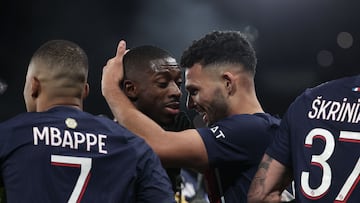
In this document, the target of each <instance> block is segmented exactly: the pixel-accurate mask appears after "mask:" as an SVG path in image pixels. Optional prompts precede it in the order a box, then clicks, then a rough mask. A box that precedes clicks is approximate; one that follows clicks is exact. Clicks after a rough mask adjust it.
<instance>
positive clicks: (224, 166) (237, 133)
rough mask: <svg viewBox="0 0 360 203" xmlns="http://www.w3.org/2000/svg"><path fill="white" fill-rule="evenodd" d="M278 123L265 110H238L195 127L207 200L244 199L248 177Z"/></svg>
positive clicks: (250, 175) (241, 200)
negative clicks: (205, 163) (204, 156)
mask: <svg viewBox="0 0 360 203" xmlns="http://www.w3.org/2000/svg"><path fill="white" fill-rule="evenodd" d="M279 124H280V120H279V119H278V118H275V117H273V116H271V115H269V114H266V113H257V114H253V115H249V114H239V115H233V116H230V117H227V118H225V119H222V120H221V121H219V122H216V123H214V124H213V125H212V126H210V127H209V128H199V129H198V132H199V133H200V135H201V137H202V139H203V141H204V143H205V146H206V150H207V153H208V159H209V165H210V169H209V170H208V171H207V172H206V173H205V178H206V182H207V187H208V195H209V199H210V202H214V203H215V202H219V200H220V198H224V200H225V202H230V203H231V202H247V192H248V190H249V186H250V183H251V180H252V178H253V176H254V175H255V173H256V171H257V168H258V164H259V163H260V160H261V158H262V156H263V154H264V152H265V149H266V148H267V147H268V145H269V143H270V141H271V140H272V138H273V135H274V133H275V130H276V129H277V128H278V126H279ZM219 186H220V187H219Z"/></svg>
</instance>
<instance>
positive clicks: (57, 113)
mask: <svg viewBox="0 0 360 203" xmlns="http://www.w3.org/2000/svg"><path fill="white" fill-rule="evenodd" d="M0 159H1V173H2V178H3V182H4V186H5V188H6V195H7V200H8V202H23V201H27V202H80V200H81V201H82V202H173V201H172V200H173V194H172V191H171V187H170V183H169V180H168V179H167V176H166V174H165V171H164V170H163V168H162V167H161V164H160V161H159V159H158V157H157V156H156V155H155V154H154V152H153V151H152V150H151V149H150V147H149V146H148V145H147V144H146V143H145V142H144V140H143V139H141V138H139V137H137V136H135V135H133V134H132V133H130V132H129V131H128V130H126V129H125V128H123V127H121V126H120V125H118V124H116V123H115V122H113V121H111V120H110V119H107V118H103V117H100V116H93V115H90V114H88V113H85V112H82V111H79V110H76V109H74V108H70V107H55V108H52V109H50V110H49V111H47V112H41V113H25V114H21V115H19V116H17V117H15V118H13V119H10V120H9V121H7V122H4V123H2V124H0Z"/></svg>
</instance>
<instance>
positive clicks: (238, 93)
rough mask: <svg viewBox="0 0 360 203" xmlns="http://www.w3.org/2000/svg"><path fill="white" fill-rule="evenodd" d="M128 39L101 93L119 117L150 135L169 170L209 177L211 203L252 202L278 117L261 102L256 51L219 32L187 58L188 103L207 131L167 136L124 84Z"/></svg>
mask: <svg viewBox="0 0 360 203" xmlns="http://www.w3.org/2000/svg"><path fill="white" fill-rule="evenodd" d="M125 50H126V44H125V41H120V43H119V45H118V49H117V54H116V56H115V57H114V58H112V59H110V60H109V61H108V63H107V65H106V66H105V67H104V70H103V78H102V92H103V95H104V97H105V99H106V101H107V102H108V104H109V106H110V108H111V110H112V112H113V114H114V115H115V117H116V119H117V120H118V121H119V122H120V123H121V124H123V125H125V126H126V127H127V128H129V129H130V130H131V131H133V132H135V133H136V134H138V135H140V136H141V137H143V138H145V140H146V141H147V142H148V143H149V144H150V146H151V147H152V148H153V149H154V150H155V152H156V153H157V154H158V155H159V156H160V159H161V160H162V163H163V164H164V165H165V166H173V167H184V168H194V169H196V170H197V171H199V172H202V173H204V174H205V176H206V180H207V183H208V184H207V185H208V193H209V199H210V202H212V203H215V202H220V201H221V202H227V203H232V202H246V198H247V196H246V195H247V192H248V188H249V186H250V182H251V179H252V177H253V175H254V174H255V172H256V169H257V166H258V164H259V162H260V160H261V157H262V155H263V153H264V152H265V149H266V147H267V146H268V144H269V142H270V139H271V137H272V135H273V134H274V132H275V130H276V129H277V127H278V125H279V123H280V120H279V119H277V118H275V117H273V116H271V115H269V114H268V113H265V112H264V111H263V109H262V107H261V105H260V103H259V101H258V99H257V96H256V92H255V84H254V76H255V67H256V56H255V51H254V49H253V48H252V46H251V45H250V43H249V42H248V41H247V40H246V38H245V37H244V35H243V34H241V33H240V32H237V31H214V32H211V33H209V34H207V35H205V36H204V37H203V38H201V39H200V40H196V41H194V43H193V44H192V45H191V46H190V47H189V48H188V49H187V50H186V51H185V52H184V53H183V56H182V59H181V66H182V67H184V68H186V69H185V87H186V89H187V91H188V93H189V96H188V101H187V106H188V107H189V108H192V109H195V110H196V111H198V112H199V113H200V114H201V115H203V120H204V122H205V123H207V124H208V127H204V128H198V129H189V130H185V131H180V132H171V131H165V130H164V129H162V128H161V127H160V126H159V125H157V124H156V123H155V122H154V121H152V120H151V119H149V118H148V117H147V116H145V115H144V114H142V113H141V112H140V111H138V110H137V109H136V108H135V107H134V106H133V104H132V103H131V102H130V101H129V99H128V98H127V97H126V95H125V94H124V93H123V92H122V91H121V90H120V88H119V87H118V84H119V81H121V80H122V79H123V74H122V72H123V70H122V58H123V55H124V52H125Z"/></svg>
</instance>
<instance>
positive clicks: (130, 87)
mask: <svg viewBox="0 0 360 203" xmlns="http://www.w3.org/2000/svg"><path fill="white" fill-rule="evenodd" d="M123 91H124V93H125V95H126V96H128V97H129V98H130V99H131V100H135V99H136V98H137V88H136V84H135V83H134V82H133V81H131V80H125V81H124V83H123Z"/></svg>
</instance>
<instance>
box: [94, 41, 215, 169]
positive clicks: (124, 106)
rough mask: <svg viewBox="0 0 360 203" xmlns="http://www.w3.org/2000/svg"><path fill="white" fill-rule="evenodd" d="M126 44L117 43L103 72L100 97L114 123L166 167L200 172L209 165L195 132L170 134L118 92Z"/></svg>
mask: <svg viewBox="0 0 360 203" xmlns="http://www.w3.org/2000/svg"><path fill="white" fill-rule="evenodd" d="M125 52H126V44H125V41H120V43H119V45H118V48H117V53H116V56H115V57H114V58H112V59H110V60H108V62H107V64H106V66H105V67H104V69H103V75H102V82H101V84H102V94H103V96H104V97H105V99H106V101H107V103H108V105H109V107H110V109H111V111H112V113H113V114H114V116H115V118H116V120H117V121H118V122H119V123H120V124H122V125H123V126H125V127H126V128H127V129H129V130H130V131H132V132H134V133H135V134H137V135H139V136H141V137H142V138H144V139H145V140H146V142H147V143H148V144H149V145H150V146H151V147H152V148H153V150H154V151H155V152H156V153H157V154H158V155H159V157H160V159H161V161H162V163H163V165H164V166H165V167H188V168H194V169H197V170H198V171H202V170H204V169H206V168H207V166H208V157H207V153H206V149H205V145H204V143H203V141H202V139H201V137H200V135H199V133H198V132H197V131H196V130H194V129H190V130H185V131H181V132H170V131H165V130H163V129H162V128H161V127H160V126H159V125H158V124H157V123H156V122H154V121H153V120H151V119H150V118H148V117H147V116H146V115H144V114H143V113H141V112H140V111H139V110H137V109H136V107H135V106H134V105H133V104H132V103H131V101H130V100H129V99H128V98H127V96H126V95H125V94H124V93H123V92H122V91H121V89H120V87H119V85H118V84H119V82H120V81H121V80H122V78H123V66H122V58H123V56H124V54H125Z"/></svg>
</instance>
